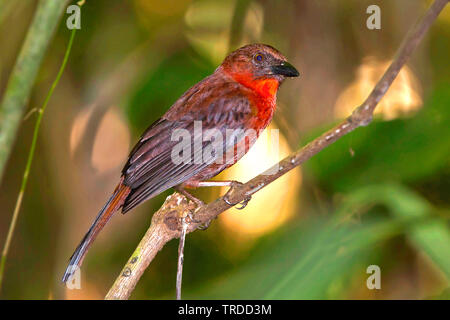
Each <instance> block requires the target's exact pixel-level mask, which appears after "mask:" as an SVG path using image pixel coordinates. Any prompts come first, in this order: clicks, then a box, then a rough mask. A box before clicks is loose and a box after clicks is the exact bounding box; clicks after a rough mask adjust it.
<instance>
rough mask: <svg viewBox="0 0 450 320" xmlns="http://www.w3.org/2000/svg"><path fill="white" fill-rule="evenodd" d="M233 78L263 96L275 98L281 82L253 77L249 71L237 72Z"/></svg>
mask: <svg viewBox="0 0 450 320" xmlns="http://www.w3.org/2000/svg"><path fill="white" fill-rule="evenodd" d="M232 77H233V79H234V80H236V81H237V82H239V83H241V84H242V85H244V86H246V87H247V88H250V89H252V90H253V91H255V92H256V93H258V94H259V95H260V96H261V97H262V98H265V99H273V98H275V96H276V94H277V90H278V87H279V86H280V83H279V82H278V80H276V79H270V78H265V79H258V80H255V79H253V76H252V75H251V74H248V73H236V74H233V75H232Z"/></svg>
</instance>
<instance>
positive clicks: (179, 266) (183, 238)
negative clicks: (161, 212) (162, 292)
mask: <svg viewBox="0 0 450 320" xmlns="http://www.w3.org/2000/svg"><path fill="white" fill-rule="evenodd" d="M187 227H188V223H187V222H186V217H183V218H181V236H180V243H179V245H178V264H177V288H176V291H177V300H181V284H182V282H183V262H184V243H185V241H186V230H187Z"/></svg>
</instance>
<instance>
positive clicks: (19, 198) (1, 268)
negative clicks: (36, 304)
mask: <svg viewBox="0 0 450 320" xmlns="http://www.w3.org/2000/svg"><path fill="white" fill-rule="evenodd" d="M75 32H76V29H73V30H72V33H71V35H70V40H69V44H68V45H67V49H66V53H65V55H64V59H63V62H62V64H61V67H60V68H59V71H58V74H57V76H56V78H55V80H54V81H53V83H52V86H51V87H50V90H49V92H48V94H47V97H46V98H45V100H44V103H43V105H42V107H41V108H40V109H39V110H38V111H37V112H38V116H37V119H36V124H35V126H34V133H33V140H32V142H31V147H30V152H29V153H28V159H27V164H26V167H25V171H24V174H23V178H22V184H21V186H20V191H19V195H18V196H17V200H16V206H15V208H14V212H13V216H12V220H11V224H10V225H9V230H8V235H7V237H6V241H5V245H4V247H3V251H2V256H1V260H0V290H1V287H2V282H3V273H4V270H5V264H6V258H7V256H8V251H9V246H10V244H11V239H12V237H13V234H14V229H15V226H16V222H17V217H18V216H19V212H20V208H21V206H22V199H23V195H24V193H25V189H26V186H27V182H28V176H29V173H30V169H31V164H32V163H33V157H34V152H35V150H36V142H37V138H38V135H39V128H40V126H41V122H42V117H43V115H44V112H45V109H46V108H47V105H48V102H49V101H50V98H51V96H52V95H53V91H54V90H55V88H56V86H57V85H58V82H59V79H60V78H61V75H62V74H63V72H64V69H65V67H66V64H67V60H68V58H69V54H70V50H71V48H72V43H73V39H74V37H75Z"/></svg>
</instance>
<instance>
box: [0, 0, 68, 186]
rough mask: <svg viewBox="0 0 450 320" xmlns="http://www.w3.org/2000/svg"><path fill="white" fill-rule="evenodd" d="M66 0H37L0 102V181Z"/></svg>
mask: <svg viewBox="0 0 450 320" xmlns="http://www.w3.org/2000/svg"><path fill="white" fill-rule="evenodd" d="M68 2H69V0H63V1H53V0H41V1H39V5H38V7H37V11H36V14H35V15H34V18H33V22H32V23H31V25H30V27H29V29H28V33H27V36H26V38H25V42H24V43H23V45H22V48H21V50H20V54H19V57H18V58H17V61H16V64H15V66H14V69H13V70H12V73H11V76H10V77H9V80H8V85H7V87H6V91H5V95H4V96H3V100H2V103H1V105H0V181H1V179H2V177H3V172H4V171H5V167H6V163H7V161H8V157H9V155H10V153H11V149H12V147H13V144H14V138H15V136H16V134H17V131H18V129H19V125H20V123H21V119H22V118H23V116H24V112H25V107H26V104H27V102H28V99H29V96H30V93H31V89H32V87H33V84H34V81H35V79H36V75H37V72H38V71H39V66H40V65H41V62H42V59H43V58H44V53H45V51H46V50H47V47H48V45H49V43H50V40H51V38H52V35H53V33H54V31H55V29H56V27H57V25H58V21H59V17H60V16H61V14H62V13H63V11H64V9H65V8H66V5H67V3H68Z"/></svg>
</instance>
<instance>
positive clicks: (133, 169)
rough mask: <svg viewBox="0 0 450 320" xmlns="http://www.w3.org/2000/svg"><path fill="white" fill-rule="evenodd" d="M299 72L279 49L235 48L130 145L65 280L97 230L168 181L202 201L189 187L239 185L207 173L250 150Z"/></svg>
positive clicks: (167, 185) (215, 172) (166, 185)
mask: <svg viewBox="0 0 450 320" xmlns="http://www.w3.org/2000/svg"><path fill="white" fill-rule="evenodd" d="M298 76H299V72H298V71H297V69H296V68H295V67H294V66H292V65H291V64H290V63H289V62H288V61H287V59H286V57H285V56H284V55H283V54H281V53H280V52H279V51H278V50H277V49H275V48H274V47H272V46H270V45H266V44H259V43H256V44H248V45H245V46H243V47H241V48H239V49H237V50H235V51H233V52H231V53H230V54H229V55H228V56H226V57H225V59H224V60H223V62H222V64H221V65H220V66H218V67H217V69H216V70H215V71H214V72H213V73H212V74H211V75H209V76H207V77H206V78H204V79H203V80H201V81H200V82H198V83H197V84H195V85H194V86H192V87H191V88H190V89H188V90H187V91H186V92H185V93H184V94H183V95H182V96H181V97H180V98H179V99H178V100H177V101H176V102H175V103H174V104H173V105H172V106H171V107H170V108H169V109H168V111H167V112H166V113H165V114H164V115H163V116H162V117H161V118H159V119H158V120H156V121H155V122H154V123H153V124H151V125H150V126H149V127H148V128H147V129H146V130H145V131H144V133H143V134H142V136H141V137H140V139H139V141H138V142H137V144H136V145H135V146H134V148H133V149H132V150H131V152H130V154H129V156H128V160H127V162H126V164H125V166H124V167H123V169H122V173H121V178H120V181H119V183H118V185H117V187H116V188H115V189H114V192H113V193H112V195H111V196H110V198H109V200H108V201H107V202H106V204H105V205H104V206H103V208H102V209H101V210H100V212H99V213H98V215H97V217H96V218H95V220H94V222H93V223H92V225H91V227H90V228H89V230H88V232H87V233H86V235H85V236H84V237H83V239H82V240H81V242H80V244H79V245H78V247H77V248H76V249H75V252H74V253H73V255H72V256H71V258H70V261H69V265H68V267H67V269H66V271H65V273H64V275H63V278H62V281H63V282H67V281H68V280H69V279H70V277H71V276H72V275H73V274H74V272H75V271H76V270H77V268H80V267H81V264H82V262H83V260H84V257H85V255H86V252H87V250H88V249H89V247H90V245H91V244H92V242H93V241H94V240H95V238H96V236H97V235H98V233H99V232H100V231H101V230H102V229H103V227H104V226H105V225H106V223H107V222H108V221H109V220H110V218H111V217H112V216H113V214H114V213H115V212H117V211H119V210H120V209H121V210H122V213H123V214H125V213H126V212H128V211H130V210H131V209H133V208H134V207H136V206H138V205H139V204H141V203H142V202H144V201H146V200H148V199H150V198H153V197H155V196H157V195H158V194H160V193H162V192H164V191H165V190H167V189H170V188H175V189H176V190H178V191H180V192H181V193H183V194H184V195H186V196H187V197H188V198H189V199H191V200H193V201H194V202H196V203H197V204H201V203H202V202H201V200H200V199H197V198H195V197H194V196H192V195H191V194H190V193H189V192H187V191H186V190H185V189H186V188H198V187H212V186H229V187H230V190H231V189H232V188H233V187H234V186H236V184H239V182H237V181H233V180H231V181H209V179H211V178H212V177H214V176H216V175H218V174H219V173H220V172H221V171H223V170H225V169H226V168H228V167H230V166H232V165H233V164H235V163H236V162H237V161H238V160H239V159H240V158H241V157H242V156H243V155H244V154H245V153H246V152H247V151H248V150H249V148H250V147H251V146H252V145H253V143H254V142H255V141H256V139H257V138H258V136H259V134H260V133H261V132H262V130H264V129H265V128H266V127H267V126H268V125H269V123H270V122H271V120H272V117H273V115H274V112H275V109H276V98H277V91H278V89H279V87H280V85H281V84H282V83H283V81H284V80H285V79H286V78H287V77H298ZM199 126H201V130H198V129H199V128H198V127H199ZM230 132H231V134H228V133H230ZM247 132H250V133H247ZM174 136H175V138H174ZM186 136H187V138H186V139H180V137H181V138H183V137H186ZM228 136H230V137H231V138H229V137H228ZM177 137H178V140H177V139H176V138H177ZM223 137H225V138H223ZM181 140H184V141H181ZM174 150H175V151H174ZM180 150H181V151H180ZM207 150H208V152H206V151H207ZM181 156H182V157H181ZM180 157H181V158H182V159H184V161H179V160H180V159H179V158H180ZM225 199H226V198H225ZM225 201H226V200H225ZM247 202H248V200H247ZM227 203H228V202H227ZM228 204H229V205H236V204H232V203H228ZM245 204H246V203H244V204H243V205H244V206H245Z"/></svg>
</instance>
